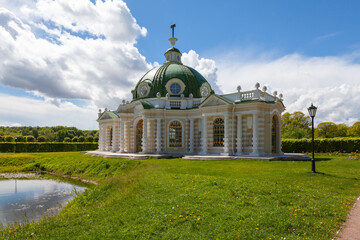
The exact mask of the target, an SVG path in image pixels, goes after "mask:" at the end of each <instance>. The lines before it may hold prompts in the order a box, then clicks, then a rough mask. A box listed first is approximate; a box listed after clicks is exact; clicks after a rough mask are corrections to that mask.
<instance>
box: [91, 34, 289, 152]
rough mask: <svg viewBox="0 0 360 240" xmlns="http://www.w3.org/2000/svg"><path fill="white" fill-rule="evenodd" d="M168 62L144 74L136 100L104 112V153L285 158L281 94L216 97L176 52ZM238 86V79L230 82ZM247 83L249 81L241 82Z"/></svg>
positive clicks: (244, 93) (259, 91) (264, 91)
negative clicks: (276, 156) (282, 135)
mask: <svg viewBox="0 0 360 240" xmlns="http://www.w3.org/2000/svg"><path fill="white" fill-rule="evenodd" d="M169 41H170V42H171V45H172V47H171V48H169V49H168V50H167V51H166V52H165V54H164V55H165V62H164V64H163V65H161V66H159V67H155V68H153V69H151V70H150V71H148V72H147V73H145V75H144V76H143V77H142V78H141V79H140V80H139V81H138V83H137V84H136V86H135V88H134V90H132V101H131V102H126V101H123V102H122V103H121V104H120V105H119V107H118V108H117V109H116V110H114V111H110V110H107V109H105V111H101V110H99V116H98V119H97V121H98V123H99V130H100V131H99V149H98V151H99V152H106V151H109V152H116V153H133V154H136V153H141V154H178V155H225V156H259V157H260V156H274V155H281V154H282V151H281V131H280V130H281V129H280V128H281V124H280V122H281V113H282V112H283V111H284V110H285V107H284V105H283V101H282V94H280V95H279V96H278V95H277V92H276V91H275V92H274V93H273V94H270V93H268V92H267V88H266V87H265V86H264V87H263V88H262V89H260V84H259V83H256V84H255V88H254V89H253V90H249V91H242V89H241V87H240V86H237V88H236V86H234V89H237V91H235V92H234V93H228V94H217V93H216V92H214V90H213V89H212V87H211V85H210V84H209V82H208V81H207V80H206V79H205V78H204V77H203V76H202V75H201V74H200V73H199V72H197V71H196V70H195V69H193V68H191V67H188V66H185V65H183V64H182V62H181V56H182V54H181V52H180V51H179V50H178V49H177V48H175V47H174V45H175V43H176V41H177V39H176V38H174V36H173V37H172V38H170V39H169ZM229 81H231V82H234V83H236V82H238V81H239V80H238V79H229ZM242 81H246V79H244V80H242Z"/></svg>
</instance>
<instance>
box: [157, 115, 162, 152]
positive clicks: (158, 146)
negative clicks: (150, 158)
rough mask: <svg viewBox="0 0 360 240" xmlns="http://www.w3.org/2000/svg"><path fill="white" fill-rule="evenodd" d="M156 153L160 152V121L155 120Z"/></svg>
mask: <svg viewBox="0 0 360 240" xmlns="http://www.w3.org/2000/svg"><path fill="white" fill-rule="evenodd" d="M156 152H157V153H159V152H161V119H160V118H158V119H156Z"/></svg>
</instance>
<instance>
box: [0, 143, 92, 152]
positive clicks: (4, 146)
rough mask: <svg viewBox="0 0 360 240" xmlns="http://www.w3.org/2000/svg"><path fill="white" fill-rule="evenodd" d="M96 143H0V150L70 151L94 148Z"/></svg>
mask: <svg viewBox="0 0 360 240" xmlns="http://www.w3.org/2000/svg"><path fill="white" fill-rule="evenodd" d="M97 148H98V145H97V144H96V143H72V142H70V143H54V142H52V143H49V142H40V143H39V142H33V143H31V142H30V143H11V142H10V143H0V152H72V151H89V150H96V149H97Z"/></svg>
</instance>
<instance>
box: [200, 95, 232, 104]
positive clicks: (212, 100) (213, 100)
mask: <svg viewBox="0 0 360 240" xmlns="http://www.w3.org/2000/svg"><path fill="white" fill-rule="evenodd" d="M228 104H229V103H228V102H226V101H225V100H224V99H222V98H220V97H219V96H217V95H215V94H213V95H210V96H209V97H208V98H207V99H205V101H203V102H202V103H201V104H200V106H199V107H212V106H224V105H228Z"/></svg>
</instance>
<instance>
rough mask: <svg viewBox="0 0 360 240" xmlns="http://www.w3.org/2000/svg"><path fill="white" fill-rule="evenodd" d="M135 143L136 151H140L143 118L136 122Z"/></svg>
mask: <svg viewBox="0 0 360 240" xmlns="http://www.w3.org/2000/svg"><path fill="white" fill-rule="evenodd" d="M135 131H136V132H135V143H136V152H141V151H142V137H143V120H142V119H140V120H139V121H138V123H137V124H136V130H135Z"/></svg>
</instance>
